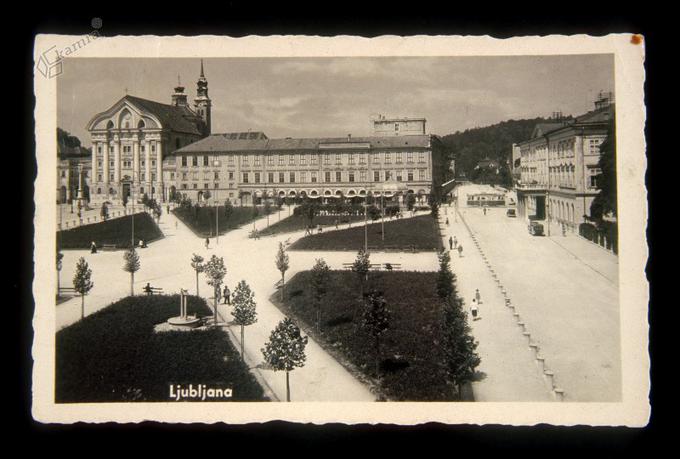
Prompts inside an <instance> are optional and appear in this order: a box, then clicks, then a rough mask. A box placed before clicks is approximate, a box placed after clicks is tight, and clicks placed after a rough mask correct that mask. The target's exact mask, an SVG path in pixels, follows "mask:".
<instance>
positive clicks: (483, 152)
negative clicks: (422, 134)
mask: <svg viewBox="0 0 680 459" xmlns="http://www.w3.org/2000/svg"><path fill="white" fill-rule="evenodd" d="M546 121H549V120H546V119H544V118H533V119H527V120H508V121H503V122H501V123H498V124H494V125H492V126H486V127H481V128H474V129H466V130H465V131H462V132H461V131H457V132H455V133H454V134H449V135H446V136H444V137H443V138H442V141H443V142H444V145H446V147H447V150H448V151H449V152H450V154H451V155H452V159H454V160H455V161H456V176H457V177H463V176H464V177H466V178H467V179H470V180H473V181H479V182H485V183H498V184H505V185H510V181H511V178H510V177H511V176H510V171H509V169H508V164H507V161H508V159H509V158H510V154H511V152H512V144H513V143H519V142H522V141H524V140H527V139H529V137H531V133H532V132H533V130H534V127H535V126H536V124H537V123H542V122H546ZM486 158H488V159H491V160H495V161H496V162H497V163H498V164H500V166H501V170H500V171H499V173H498V174H496V171H495V169H494V170H493V172H492V174H491V173H487V172H488V171H483V170H479V169H478V170H475V166H477V163H478V162H479V161H481V160H483V159H486Z"/></svg>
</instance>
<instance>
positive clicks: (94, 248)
mask: <svg viewBox="0 0 680 459" xmlns="http://www.w3.org/2000/svg"><path fill="white" fill-rule="evenodd" d="M90 253H97V244H95V243H94V241H92V242H91V243H90Z"/></svg>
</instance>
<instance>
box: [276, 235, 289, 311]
mask: <svg viewBox="0 0 680 459" xmlns="http://www.w3.org/2000/svg"><path fill="white" fill-rule="evenodd" d="M275 261H276V269H278V270H279V272H280V273H281V301H283V295H284V292H283V289H284V284H285V281H286V271H288V268H289V259H288V254H287V253H286V251H285V249H284V248H283V243H281V242H279V251H278V252H277V253H276V259H275Z"/></svg>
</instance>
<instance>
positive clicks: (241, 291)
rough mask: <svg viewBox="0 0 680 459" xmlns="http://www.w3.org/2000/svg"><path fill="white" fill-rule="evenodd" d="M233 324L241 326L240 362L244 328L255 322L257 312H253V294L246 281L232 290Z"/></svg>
mask: <svg viewBox="0 0 680 459" xmlns="http://www.w3.org/2000/svg"><path fill="white" fill-rule="evenodd" d="M232 304H233V305H234V310H233V311H232V312H231V315H232V316H234V323H235V324H237V325H240V326H241V360H243V359H244V343H245V337H244V328H245V327H247V326H248V325H252V324H254V323H255V322H257V312H256V311H255V294H254V293H253V291H252V290H250V287H249V286H248V284H246V281H244V280H242V281H241V282H239V283H238V285H237V286H236V288H235V289H234V294H233V301H232Z"/></svg>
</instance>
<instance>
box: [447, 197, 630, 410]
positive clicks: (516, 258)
mask: <svg viewBox="0 0 680 459" xmlns="http://www.w3.org/2000/svg"><path fill="white" fill-rule="evenodd" d="M461 193H463V191H462V190H461ZM460 201H461V202H463V201H464V199H461V200H460ZM459 210H460V215H461V216H462V217H463V218H464V219H465V221H466V222H467V224H468V226H469V227H470V229H471V231H472V232H473V233H474V235H475V236H476V238H477V240H478V242H479V244H480V247H481V248H482V250H483V251H484V253H485V255H486V257H487V259H488V260H489V262H490V263H491V265H492V267H493V269H494V270H495V272H496V274H497V276H498V278H499V279H500V281H501V284H502V285H503V286H504V287H505V289H506V291H507V294H508V296H509V297H510V298H511V300H512V303H513V304H514V305H515V306H516V308H517V310H518V311H519V312H520V315H521V317H522V320H523V322H525V324H526V326H527V329H528V330H529V331H530V332H531V337H532V341H533V342H536V344H538V346H539V348H540V350H541V352H540V353H541V354H542V355H543V357H544V358H545V362H546V366H548V367H549V368H550V369H551V370H552V371H553V372H554V373H555V382H556V384H557V385H558V386H559V387H560V388H562V389H563V390H564V394H565V395H564V400H565V401H579V402H588V401H601V402H607V401H618V400H620V399H621V362H620V339H621V337H620V329H619V327H620V322H619V300H618V259H617V257H616V256H615V255H613V254H611V253H609V252H607V251H605V250H604V249H602V248H601V247H598V246H596V245H595V244H593V243H591V242H589V241H587V240H585V239H583V238H581V237H579V236H578V235H574V234H572V233H570V234H568V235H567V236H562V234H561V232H560V233H559V235H555V234H556V233H553V236H551V237H539V236H531V235H530V234H529V233H528V231H527V223H526V222H525V221H523V220H522V219H520V218H511V217H507V216H506V214H505V213H506V209H505V208H489V209H487V214H486V215H484V213H483V211H482V209H479V208H472V207H465V206H461V207H460V209H459ZM449 218H450V221H452V222H453V220H454V217H453V215H449ZM458 220H459V225H458V228H457V229H456V230H455V231H456V232H457V233H458V234H461V233H462V232H464V231H467V230H466V229H465V228H464V227H463V226H462V225H460V218H458ZM458 239H460V236H458ZM475 252H477V251H476V249H475V247H474V245H469V246H467V247H465V254H466V255H467V256H471V257H472V256H475V257H480V254H479V253H478V252H477V253H475ZM452 258H453V260H454V263H453V265H454V271H455V265H456V263H455V262H456V261H457V259H456V257H455V256H454V257H452ZM478 276H479V277H480V278H484V277H487V278H488V277H489V276H490V274H489V272H488V271H486V272H479V273H478ZM470 288H471V287H469V288H468V289H467V290H466V291H465V292H462V293H463V294H464V296H466V299H469V298H471V297H472V294H473V293H474V291H472V292H470V291H469V289H470ZM484 295H485V292H482V297H484ZM487 295H488V294H487ZM480 309H481V312H482V314H484V311H485V307H484V304H482V305H481V306H480ZM506 312H507V314H505V315H506V317H507V320H508V321H511V320H512V314H510V313H509V312H508V311H506ZM483 320H484V319H483ZM519 335H520V337H521V333H520V334H519ZM480 341H481V338H480ZM482 345H483V343H482V344H480V346H482Z"/></svg>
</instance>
